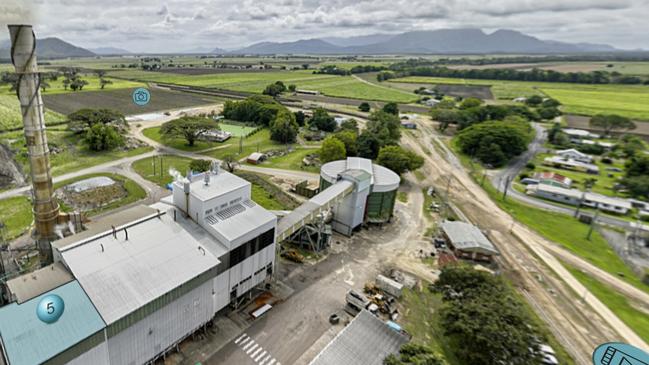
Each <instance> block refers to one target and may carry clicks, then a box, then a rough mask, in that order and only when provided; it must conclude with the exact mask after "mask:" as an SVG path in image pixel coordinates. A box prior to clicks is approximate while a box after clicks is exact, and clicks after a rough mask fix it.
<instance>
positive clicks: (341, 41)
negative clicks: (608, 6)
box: [322, 34, 395, 47]
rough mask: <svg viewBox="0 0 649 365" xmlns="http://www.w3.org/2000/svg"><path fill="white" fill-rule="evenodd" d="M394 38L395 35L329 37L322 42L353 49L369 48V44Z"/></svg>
mask: <svg viewBox="0 0 649 365" xmlns="http://www.w3.org/2000/svg"><path fill="white" fill-rule="evenodd" d="M394 36H395V35H394V34H370V35H361V36H355V37H329V38H322V40H323V41H325V42H327V43H331V44H333V45H334V46H338V47H351V46H367V45H369V44H374V43H381V42H386V41H388V40H390V39H392V37H394Z"/></svg>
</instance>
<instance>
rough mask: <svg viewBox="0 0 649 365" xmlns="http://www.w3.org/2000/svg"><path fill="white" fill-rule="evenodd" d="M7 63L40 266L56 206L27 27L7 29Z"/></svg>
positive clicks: (47, 258)
mask: <svg viewBox="0 0 649 365" xmlns="http://www.w3.org/2000/svg"><path fill="white" fill-rule="evenodd" d="M9 34H10V36H11V61H12V63H13V65H14V67H15V69H16V74H17V75H18V88H17V94H18V100H20V108H21V110H22V114H23V124H24V127H25V140H26V141H27V150H28V152H29V164H30V166H31V177H32V184H33V199H34V202H33V203H34V208H33V212H34V221H35V225H36V227H35V229H36V232H35V233H36V235H35V239H36V245H37V247H38V251H39V253H40V259H41V265H48V264H50V263H51V262H52V249H51V247H50V241H53V240H54V239H56V233H55V226H56V224H57V218H58V216H59V204H58V202H57V201H56V199H54V189H53V187H52V176H51V174H50V150H49V148H48V146H47V135H46V134H45V118H44V115H43V100H42V99H41V91H40V76H39V74H38V66H37V64H36V36H35V35H34V31H33V30H32V26H31V25H9Z"/></svg>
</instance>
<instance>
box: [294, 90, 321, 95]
mask: <svg viewBox="0 0 649 365" xmlns="http://www.w3.org/2000/svg"><path fill="white" fill-rule="evenodd" d="M295 92H296V93H298V94H304V95H320V92H319V91H317V90H305V89H297V90H295Z"/></svg>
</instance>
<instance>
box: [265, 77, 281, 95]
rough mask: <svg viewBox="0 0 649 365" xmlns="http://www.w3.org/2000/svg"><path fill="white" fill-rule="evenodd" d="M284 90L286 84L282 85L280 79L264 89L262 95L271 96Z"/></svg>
mask: <svg viewBox="0 0 649 365" xmlns="http://www.w3.org/2000/svg"><path fill="white" fill-rule="evenodd" d="M284 91H286V86H285V85H284V83H283V82H281V81H276V82H274V83H272V84H270V85H268V86H266V88H265V89H264V92H263V94H264V95H270V96H272V97H275V96H278V95H279V94H281V93H283V92H284Z"/></svg>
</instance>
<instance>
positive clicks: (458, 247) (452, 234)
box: [441, 221, 499, 262]
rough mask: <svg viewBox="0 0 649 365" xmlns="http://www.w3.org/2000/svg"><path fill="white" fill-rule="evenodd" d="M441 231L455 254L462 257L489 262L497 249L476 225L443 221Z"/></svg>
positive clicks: (496, 252)
mask: <svg viewBox="0 0 649 365" xmlns="http://www.w3.org/2000/svg"><path fill="white" fill-rule="evenodd" d="M441 229H442V233H443V235H444V238H445V239H446V242H447V243H448V246H449V248H450V249H451V250H453V253H455V256H457V257H458V258H462V259H469V260H475V261H486V262H491V261H492V258H493V256H495V255H498V254H499V253H498V250H496V247H494V245H493V244H492V243H491V242H490V241H489V239H488V238H487V237H486V236H485V235H484V234H483V233H482V232H481V231H480V229H478V227H476V226H474V225H472V224H469V223H465V222H458V221H445V222H443V223H442V225H441Z"/></svg>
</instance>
